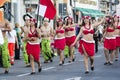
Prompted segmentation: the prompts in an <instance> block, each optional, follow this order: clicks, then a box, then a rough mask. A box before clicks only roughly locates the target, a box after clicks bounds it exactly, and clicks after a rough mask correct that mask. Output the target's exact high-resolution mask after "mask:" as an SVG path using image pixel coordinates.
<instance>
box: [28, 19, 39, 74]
mask: <svg viewBox="0 0 120 80" xmlns="http://www.w3.org/2000/svg"><path fill="white" fill-rule="evenodd" d="M36 22H37V21H36V19H34V18H31V19H30V27H29V29H28V31H27V37H26V39H27V45H26V49H27V54H28V55H29V58H30V64H31V67H32V72H31V74H35V67H34V61H36V62H37V64H38V72H41V64H40V61H39V60H40V43H39V38H40V30H39V29H38V28H36V26H35V23H36Z"/></svg>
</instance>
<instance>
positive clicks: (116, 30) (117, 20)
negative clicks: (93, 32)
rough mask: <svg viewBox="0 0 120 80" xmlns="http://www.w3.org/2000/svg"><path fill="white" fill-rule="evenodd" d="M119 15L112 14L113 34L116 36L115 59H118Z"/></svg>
mask: <svg viewBox="0 0 120 80" xmlns="http://www.w3.org/2000/svg"><path fill="white" fill-rule="evenodd" d="M119 18H120V17H119V16H117V15H114V26H115V36H116V52H115V61H118V53H119V48H120V21H119Z"/></svg>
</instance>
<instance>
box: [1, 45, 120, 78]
mask: <svg viewBox="0 0 120 80" xmlns="http://www.w3.org/2000/svg"><path fill="white" fill-rule="evenodd" d="M75 55H76V60H75V62H73V63H68V60H69V59H65V64H64V65H63V66H59V65H58V63H59V57H55V58H54V59H53V60H54V61H53V62H52V63H47V64H44V63H43V58H42V57H41V63H42V68H43V70H42V72H41V73H38V72H37V64H36V65H35V66H36V72H37V73H36V74H35V75H29V74H30V72H31V68H28V67H25V65H24V63H23V60H16V61H15V65H14V66H12V67H11V68H10V73H9V74H3V73H4V70H3V69H2V68H0V80H120V60H119V61H117V62H114V65H111V66H110V65H107V66H105V65H103V64H104V62H105V59H104V54H103V48H102V47H99V52H98V53H96V55H95V71H90V73H89V74H84V72H85V70H84V63H83V57H82V56H81V55H80V54H79V53H78V52H77V50H76V52H75Z"/></svg>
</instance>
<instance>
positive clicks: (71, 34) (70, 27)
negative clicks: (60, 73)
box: [65, 17, 76, 62]
mask: <svg viewBox="0 0 120 80" xmlns="http://www.w3.org/2000/svg"><path fill="white" fill-rule="evenodd" d="M75 32H76V31H75V25H74V24H73V19H72V18H71V17H68V18H67V22H66V26H65V37H66V45H67V46H68V50H69V54H70V60H69V62H72V61H74V60H75V59H74V58H75V57H74V47H71V44H72V43H73V42H74V41H75V39H76V35H75Z"/></svg>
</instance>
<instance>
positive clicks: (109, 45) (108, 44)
mask: <svg viewBox="0 0 120 80" xmlns="http://www.w3.org/2000/svg"><path fill="white" fill-rule="evenodd" d="M104 48H106V49H108V50H114V49H115V48H116V39H105V40H104Z"/></svg>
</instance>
